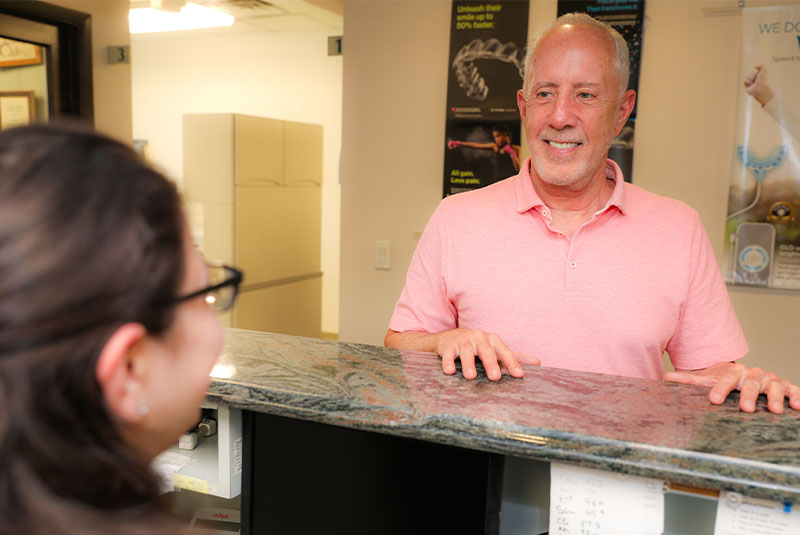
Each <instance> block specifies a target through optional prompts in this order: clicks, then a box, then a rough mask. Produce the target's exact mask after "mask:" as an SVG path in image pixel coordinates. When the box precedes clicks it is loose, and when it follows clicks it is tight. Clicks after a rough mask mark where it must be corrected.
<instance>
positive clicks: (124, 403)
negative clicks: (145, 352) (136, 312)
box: [95, 323, 147, 423]
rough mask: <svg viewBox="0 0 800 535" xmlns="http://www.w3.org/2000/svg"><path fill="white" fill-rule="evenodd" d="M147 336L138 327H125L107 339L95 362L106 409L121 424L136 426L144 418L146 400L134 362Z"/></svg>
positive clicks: (129, 325)
mask: <svg viewBox="0 0 800 535" xmlns="http://www.w3.org/2000/svg"><path fill="white" fill-rule="evenodd" d="M146 336H147V329H145V327H144V325H142V324H141V323H126V324H125V325H122V326H121V327H119V328H118V329H117V330H116V331H114V333H113V334H112V335H111V337H109V339H108V340H107V341H106V343H105V345H103V349H102V350H101V351H100V357H99V358H98V359H97V367H96V368H95V376H96V377H97V381H98V383H100V389H101V390H102V391H103V397H105V400H106V406H107V407H108V408H109V410H110V411H111V413H112V414H114V415H115V416H116V417H117V418H119V419H120V420H122V421H123V422H131V423H132V422H138V421H140V420H141V419H142V417H143V416H144V415H143V414H142V411H141V409H140V407H141V406H143V405H142V404H143V403H145V400H143V399H142V395H143V393H142V385H141V377H139V376H138V373H137V368H138V366H136V364H137V362H136V361H137V354H138V353H139V349H140V347H137V346H141V344H140V342H141V341H142V339H143V338H144V337H146ZM144 406H145V407H146V405H144Z"/></svg>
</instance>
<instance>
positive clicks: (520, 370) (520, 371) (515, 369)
mask: <svg viewBox="0 0 800 535" xmlns="http://www.w3.org/2000/svg"><path fill="white" fill-rule="evenodd" d="M511 371H512V372H513V373H514V375H518V376H519V375H522V368H520V367H519V366H517V367H515V368H513V369H512V370H511Z"/></svg>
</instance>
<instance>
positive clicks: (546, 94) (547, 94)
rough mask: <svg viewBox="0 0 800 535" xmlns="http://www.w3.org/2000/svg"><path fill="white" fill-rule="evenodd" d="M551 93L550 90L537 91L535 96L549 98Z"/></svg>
mask: <svg viewBox="0 0 800 535" xmlns="http://www.w3.org/2000/svg"><path fill="white" fill-rule="evenodd" d="M551 94H552V93H550V91H539V92H538V93H536V96H537V97H539V98H549V97H550V95H551Z"/></svg>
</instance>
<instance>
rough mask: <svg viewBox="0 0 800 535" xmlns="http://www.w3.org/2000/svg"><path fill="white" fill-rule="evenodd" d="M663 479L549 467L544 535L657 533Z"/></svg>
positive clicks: (661, 525) (661, 518) (661, 528)
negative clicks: (547, 528) (546, 533)
mask: <svg viewBox="0 0 800 535" xmlns="http://www.w3.org/2000/svg"><path fill="white" fill-rule="evenodd" d="M663 485H664V484H663V482H662V481H661V480H657V479H648V478H643V477H634V476H627V475H621V474H614V473H612V472H604V471H601V470H592V469H589V468H580V467H576V466H568V465H563V464H557V463H553V464H552V465H551V466H550V535H661V534H662V533H663V531H664V492H663V490H662V488H663Z"/></svg>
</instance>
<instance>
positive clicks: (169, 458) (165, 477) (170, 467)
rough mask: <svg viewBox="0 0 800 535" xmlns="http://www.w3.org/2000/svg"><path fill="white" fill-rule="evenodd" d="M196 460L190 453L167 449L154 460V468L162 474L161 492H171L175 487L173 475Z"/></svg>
mask: <svg viewBox="0 0 800 535" xmlns="http://www.w3.org/2000/svg"><path fill="white" fill-rule="evenodd" d="M193 462H195V459H192V458H191V457H189V456H188V455H182V454H180V453H175V452H172V451H165V452H163V453H162V454H161V455H159V456H158V457H156V458H155V460H154V461H153V464H152V466H153V470H155V471H156V473H158V474H159V475H160V476H161V492H171V491H173V490H174V489H175V486H174V485H173V483H172V476H173V475H175V474H176V473H177V472H178V471H179V470H180V469H181V468H183V467H184V466H187V465H190V464H192V463H193Z"/></svg>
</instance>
